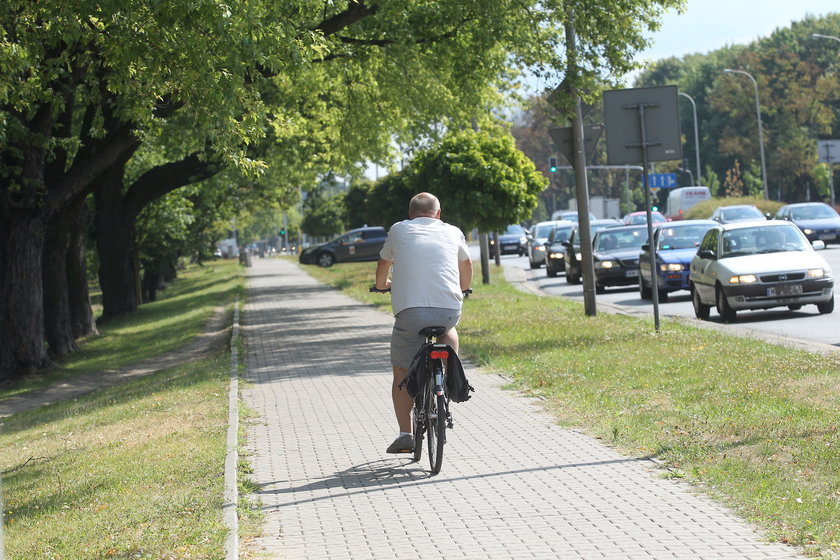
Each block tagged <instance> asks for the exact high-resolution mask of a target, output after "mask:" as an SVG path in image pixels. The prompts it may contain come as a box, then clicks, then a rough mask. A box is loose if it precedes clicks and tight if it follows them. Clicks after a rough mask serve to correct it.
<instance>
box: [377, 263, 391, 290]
mask: <svg viewBox="0 0 840 560" xmlns="http://www.w3.org/2000/svg"><path fill="white" fill-rule="evenodd" d="M392 264H394V261H386V260H385V259H379V262H378V263H376V289H377V290H387V289H388V288H390V287H391V280H390V278H388V273H389V272H391V265H392Z"/></svg>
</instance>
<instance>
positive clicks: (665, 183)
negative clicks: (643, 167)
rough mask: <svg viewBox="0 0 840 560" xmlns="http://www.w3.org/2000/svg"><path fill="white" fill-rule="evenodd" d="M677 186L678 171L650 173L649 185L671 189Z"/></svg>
mask: <svg viewBox="0 0 840 560" xmlns="http://www.w3.org/2000/svg"><path fill="white" fill-rule="evenodd" d="M676 186H677V174H676V173H651V174H650V175H648V187H651V188H656V189H670V188H671V187H676Z"/></svg>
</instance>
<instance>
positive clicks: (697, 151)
mask: <svg viewBox="0 0 840 560" xmlns="http://www.w3.org/2000/svg"><path fill="white" fill-rule="evenodd" d="M680 95H682V96H683V97H685V98H686V99H688V100H689V101H691V112H692V114H693V115H694V154H695V155H696V156H697V181H698V182H699V181H700V137H699V135H698V133H697V104H696V103H694V99H692V98H691V96H690V95H688V94H687V93H683V92H680ZM691 182H692V183H693V184H695V185H696V184H697V183H694V178H692V180H691Z"/></svg>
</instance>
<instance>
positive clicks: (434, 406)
mask: <svg viewBox="0 0 840 560" xmlns="http://www.w3.org/2000/svg"><path fill="white" fill-rule="evenodd" d="M370 291H371V292H376V293H388V292H390V289H387V290H378V289H376V286H371V287H370ZM463 293H464V297H469V294H471V293H472V290H464V292H463ZM446 331H447V329H446V327H440V326H432V327H424V328H422V329H420V333H419V334H420V335H421V336H423V338H424V339H425V342H424V343H423V346H422V347H421V350H423V351H424V352H425V358H426V359H425V360H424V361H425V363H426V364H427V366H426V371H425V372H424V373H423V378H422V381H421V383H420V387H419V391H418V392H417V394H416V395H415V396H414V407H413V409H412V431H413V433H414V462H419V461H420V459H421V458H422V456H423V439H424V437H425V439H426V442H427V447H428V449H429V466H430V467H431V470H432V474H438V473H439V472H440V468H441V465H442V464H443V446H444V444H445V443H446V430H447V428H449V429H452V427H453V423H452V413H451V412H450V411H449V401H450V399H449V396H448V395H447V393H446V362H447V360H448V359H449V352H451V351H452V349H451V347H450V346H449V345H448V344H442V343H439V342H437V339H438V338H439V337H441V336H443V335H444V334H445V333H446Z"/></svg>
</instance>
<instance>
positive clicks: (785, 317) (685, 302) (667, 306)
mask: <svg viewBox="0 0 840 560" xmlns="http://www.w3.org/2000/svg"><path fill="white" fill-rule="evenodd" d="M820 255H822V256H823V257H824V258H825V260H826V261H827V262H828V264H829V266H830V267H831V270H832V273H833V275H834V278H835V284H834V291H835V294H840V278H838V274H840V246H838V245H830V246H828V247H827V248H826V249H823V250H821V251H820ZM476 258H477V255H476ZM501 262H502V265H503V266H509V267H517V268H521V269H523V270H524V272H525V277H526V278H527V280H528V282H529V283H533V284H534V285H535V286H536V287H538V288H539V289H540V290H542V291H543V292H544V293H546V294H549V295H555V296H563V297H568V298H571V299H575V300H579V301H581V302H583V285H581V284H578V285H572V284H569V283H567V282H566V278H565V276H564V275H563V274H561V275H560V276H558V277H557V278H549V277H548V276H547V275H546V272H545V267H544V266H543V267H540V268H538V269H535V270H531V269H530V267H529V265H528V258H527V257H518V256H516V255H505V256H502V258H501ZM596 301H597V302H599V303H602V302H605V303H610V304H612V305H616V306H620V308H622V310H624V311H626V312H628V313H632V314H634V315H639V314H645V313H649V314H650V316H651V317H653V303H652V302H651V301H649V300H648V301H645V300H642V299H640V298H639V289H638V286H632V287H629V288H607V292H606V293H605V294H599V295H597V296H596ZM659 314H660V317H667V316H678V317H685V318H689V319H691V320H693V321H697V319H695V318H694V307H693V306H692V304H691V296H690V295H689V293H688V292H687V291H685V292H673V293H671V294H670V295H669V297H668V301H667V302H666V303H660V304H659ZM838 314H840V295H838V307H837V308H836V309H835V311H834V313H829V314H826V315H820V314H819V313H818V312H817V307H816V306H815V305H806V306H803V307H802V308H801V309H800V310H799V311H790V310H788V309H787V308H784V307H779V308H775V309H768V310H763V311H739V312H738V317H737V320H736V322H735V323H734V324H732V325H724V324H723V322H722V321H721V319H720V317H719V316H718V315H717V310H716V309H714V308H713V309H712V313H711V317H710V318H709V322H711V323H717V324H720V325H722V326H723V327H724V328H738V329H746V330H750V331H755V332H756V334H758V335H759V336H761V335H763V334H770V335H775V336H780V337H784V338H789V339H792V340H804V341H807V342H816V343H821V344H829V345H832V346H835V347H840V329H838V326H837V323H836V321H837V315H838Z"/></svg>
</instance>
